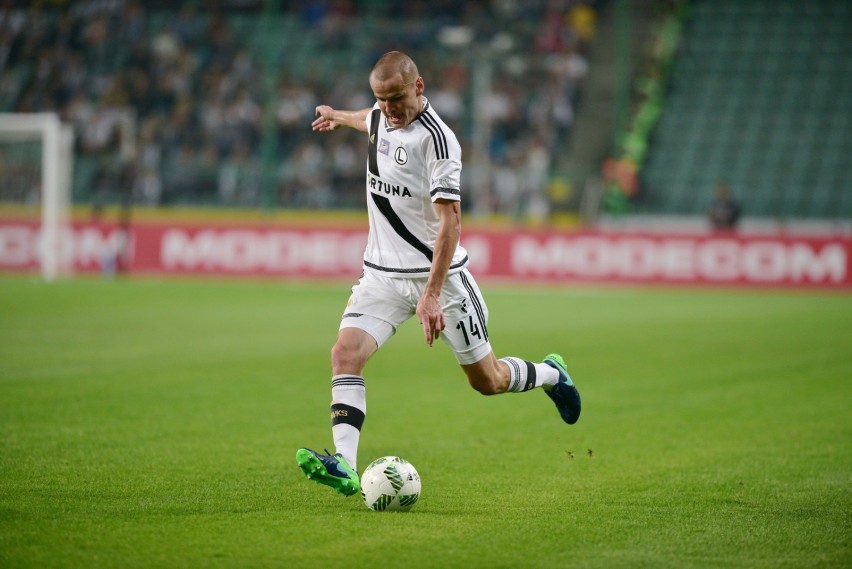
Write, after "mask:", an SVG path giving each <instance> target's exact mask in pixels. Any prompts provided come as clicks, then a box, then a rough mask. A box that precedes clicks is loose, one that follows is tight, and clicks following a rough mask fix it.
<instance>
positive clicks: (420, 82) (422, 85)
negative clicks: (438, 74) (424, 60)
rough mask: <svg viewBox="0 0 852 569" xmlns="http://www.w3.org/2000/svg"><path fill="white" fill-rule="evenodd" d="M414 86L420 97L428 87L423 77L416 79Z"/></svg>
mask: <svg viewBox="0 0 852 569" xmlns="http://www.w3.org/2000/svg"><path fill="white" fill-rule="evenodd" d="M414 88H415V93H417V96H418V97H419V96H420V95H422V94H423V90H424V89H425V88H426V84H425V83H424V82H423V78H422V77H418V78H417V81H415V83H414Z"/></svg>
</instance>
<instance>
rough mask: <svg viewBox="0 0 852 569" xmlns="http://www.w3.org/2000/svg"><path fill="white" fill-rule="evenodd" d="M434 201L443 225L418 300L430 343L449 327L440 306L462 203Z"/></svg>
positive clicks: (420, 319)
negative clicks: (424, 286) (421, 293)
mask: <svg viewBox="0 0 852 569" xmlns="http://www.w3.org/2000/svg"><path fill="white" fill-rule="evenodd" d="M433 205H434V207H435V210H436V211H437V212H438V216H439V218H440V220H441V225H440V228H439V229H438V235H437V237H436V239H435V250H434V252H433V256H432V268H431V269H430V270H429V280H427V281H426V288H425V290H424V291H423V296H421V297H420V301H419V302H418V303H417V319H418V320H419V321H420V324H421V326H423V333H424V335H425V336H426V343H427V344H429V345H430V346H431V345H432V342H433V341H434V340H435V339H436V338H437V337H438V336H439V335H440V334H441V331H442V330H443V329H444V328H445V327H446V321H445V320H444V311H443V310H442V309H441V290H442V289H443V287H444V281H445V280H446V279H447V273H448V272H449V270H450V264H451V263H452V261H453V254H454V253H455V251H456V246H457V245H458V243H459V238H460V237H461V203H460V202H459V201H458V200H445V199H438V200H435V203H434V204H433Z"/></svg>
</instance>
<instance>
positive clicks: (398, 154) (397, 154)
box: [393, 146, 408, 166]
mask: <svg viewBox="0 0 852 569" xmlns="http://www.w3.org/2000/svg"><path fill="white" fill-rule="evenodd" d="M393 159H394V160H396V163H397V164H399V165H400V166H402V165H403V164H405V163H406V162H408V153H407V152H406V151H405V148H403V147H402V146H398V147H397V149H396V150H395V151H394V153H393Z"/></svg>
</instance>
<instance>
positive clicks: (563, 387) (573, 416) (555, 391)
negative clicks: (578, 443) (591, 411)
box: [544, 354, 580, 425]
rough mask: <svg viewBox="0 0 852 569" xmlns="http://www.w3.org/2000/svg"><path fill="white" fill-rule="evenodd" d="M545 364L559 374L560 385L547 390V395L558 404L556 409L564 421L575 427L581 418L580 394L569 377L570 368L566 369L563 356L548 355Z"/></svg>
mask: <svg viewBox="0 0 852 569" xmlns="http://www.w3.org/2000/svg"><path fill="white" fill-rule="evenodd" d="M544 363H546V364H547V365H549V366H550V367H552V368H555V369H556V371H558V372H559V383H557V384H556V385H554V386H552V387H551V388H550V389H547V388H545V393H547V396H548V397H550V398H551V399H552V400H553V402H554V403H555V404H556V409H557V410H558V411H559V416H560V417H562V420H563V421H565V422H566V423H568V424H569V425H573V424H574V423H576V422H577V419H579V418H580V392H579V391H577V388H576V387H574V382H573V381H571V376H570V375H568V368H567V367H565V360H563V359H562V356H560V355H559V354H548V355H547V357H546V358H544Z"/></svg>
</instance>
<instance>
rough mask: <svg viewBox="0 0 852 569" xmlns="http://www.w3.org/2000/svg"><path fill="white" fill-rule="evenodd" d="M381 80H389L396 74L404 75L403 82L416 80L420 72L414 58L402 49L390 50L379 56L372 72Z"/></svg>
mask: <svg viewBox="0 0 852 569" xmlns="http://www.w3.org/2000/svg"><path fill="white" fill-rule="evenodd" d="M370 75H372V76H373V77H374V78H376V79H377V80H379V81H387V80H389V79H392V78H393V77H394V76H395V75H400V76H401V77H402V81H403V83H409V82H412V81H415V80H416V79H417V78H418V77H419V76H420V72H419V71H417V65H416V64H415V63H414V60H413V59H411V58H410V57H408V56H407V55H406V54H404V53H402V52H401V51H389V52H387V53H386V54H384V55H383V56H381V57H380V58H379V60H378V61H377V62H376V64H375V65H374V66H373V71H372V73H370Z"/></svg>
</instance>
